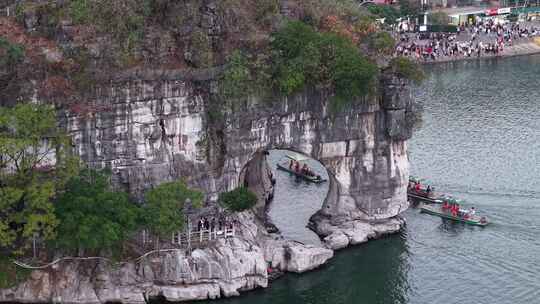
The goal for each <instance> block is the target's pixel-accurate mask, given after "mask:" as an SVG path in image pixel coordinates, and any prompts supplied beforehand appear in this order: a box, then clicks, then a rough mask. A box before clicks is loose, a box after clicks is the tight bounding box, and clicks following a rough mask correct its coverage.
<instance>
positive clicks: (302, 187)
mask: <svg viewBox="0 0 540 304" xmlns="http://www.w3.org/2000/svg"><path fill="white" fill-rule="evenodd" d="M292 154H296V155H302V156H303V159H302V160H301V164H306V165H307V166H308V168H309V169H310V170H311V171H313V173H315V174H316V175H320V177H321V179H323V180H326V181H325V182H320V183H314V182H311V181H307V180H305V179H302V178H300V177H297V176H295V175H294V174H293V173H290V172H287V171H284V170H280V169H278V167H277V165H278V163H285V164H286V165H287V164H288V161H289V160H290V159H288V158H287V157H286V156H287V155H292ZM287 167H288V165H287ZM265 180H266V181H265ZM331 181H332V177H331V174H330V172H329V171H328V170H327V169H326V168H325V166H324V165H323V164H322V163H321V162H320V161H318V160H316V159H315V158H312V157H311V156H309V155H306V154H304V153H299V152H298V151H293V150H291V149H271V150H268V151H265V152H262V153H256V154H255V155H254V156H253V158H252V159H251V160H250V161H249V162H248V164H247V165H246V166H245V168H244V170H243V171H242V174H241V175H240V180H239V182H240V184H241V185H244V186H247V187H249V188H250V189H251V190H253V191H255V192H256V193H257V194H258V195H259V197H260V198H262V201H263V202H262V203H261V204H259V206H257V208H256V209H257V213H258V214H259V215H261V216H262V215H263V214H264V218H265V222H267V224H268V226H267V228H268V227H272V228H277V230H279V232H280V233H281V235H282V236H283V237H284V238H286V239H290V240H294V241H297V242H300V243H304V244H311V245H321V240H320V238H319V236H318V235H317V234H316V233H315V232H313V231H312V230H311V229H310V228H308V226H309V222H310V218H311V217H312V216H313V215H314V214H316V213H318V212H319V211H320V210H321V209H322V208H323V205H324V203H325V201H326V200H327V199H328V196H329V194H330V191H329V190H330V187H331V186H330V185H331Z"/></svg>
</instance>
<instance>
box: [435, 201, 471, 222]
mask: <svg viewBox="0 0 540 304" xmlns="http://www.w3.org/2000/svg"><path fill="white" fill-rule="evenodd" d="M442 210H443V211H446V212H448V213H450V214H452V216H454V217H463V218H464V219H468V218H471V217H473V216H474V215H475V214H476V210H475V209H474V207H471V208H470V209H468V210H466V209H461V207H460V206H459V204H457V203H456V204H453V203H449V202H446V201H445V202H444V203H443V205H442Z"/></svg>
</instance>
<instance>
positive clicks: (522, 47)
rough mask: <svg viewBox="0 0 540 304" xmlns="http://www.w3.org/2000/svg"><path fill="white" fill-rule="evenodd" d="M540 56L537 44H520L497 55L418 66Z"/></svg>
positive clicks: (443, 59)
mask: <svg viewBox="0 0 540 304" xmlns="http://www.w3.org/2000/svg"><path fill="white" fill-rule="evenodd" d="M536 54H540V44H538V43H537V42H527V43H520V44H517V45H513V46H507V47H506V49H504V50H503V51H502V52H501V53H499V54H497V55H482V56H480V57H478V56H470V57H467V56H463V57H446V58H440V59H436V60H429V61H423V60H419V61H418V62H419V63H420V64H424V65H432V64H440V63H450V62H460V61H473V60H488V59H502V58H510V57H517V56H528V55H536Z"/></svg>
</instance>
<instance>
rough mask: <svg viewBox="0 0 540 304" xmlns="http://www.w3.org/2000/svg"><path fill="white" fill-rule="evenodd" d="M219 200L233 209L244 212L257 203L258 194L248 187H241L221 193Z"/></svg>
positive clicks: (226, 206)
mask: <svg viewBox="0 0 540 304" xmlns="http://www.w3.org/2000/svg"><path fill="white" fill-rule="evenodd" d="M219 201H220V202H221V204H223V206H225V208H227V209H229V210H231V211H235V212H242V211H244V210H248V209H251V208H253V206H255V204H257V195H255V193H253V192H252V191H251V190H249V189H248V188H246V187H239V188H236V189H234V190H232V191H229V192H224V193H222V194H220V195H219Z"/></svg>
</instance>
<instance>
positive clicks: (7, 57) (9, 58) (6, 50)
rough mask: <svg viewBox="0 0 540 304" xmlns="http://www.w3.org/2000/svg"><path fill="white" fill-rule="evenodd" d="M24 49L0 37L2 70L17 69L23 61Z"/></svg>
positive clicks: (0, 66) (0, 68) (0, 63)
mask: <svg viewBox="0 0 540 304" xmlns="http://www.w3.org/2000/svg"><path fill="white" fill-rule="evenodd" d="M23 57H24V48H23V47H22V46H21V45H18V44H13V43H10V42H9V41H8V40H6V39H5V38H3V37H0V70H6V69H10V68H13V67H15V66H16V65H17V64H18V63H20V62H21V61H22V60H23Z"/></svg>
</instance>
